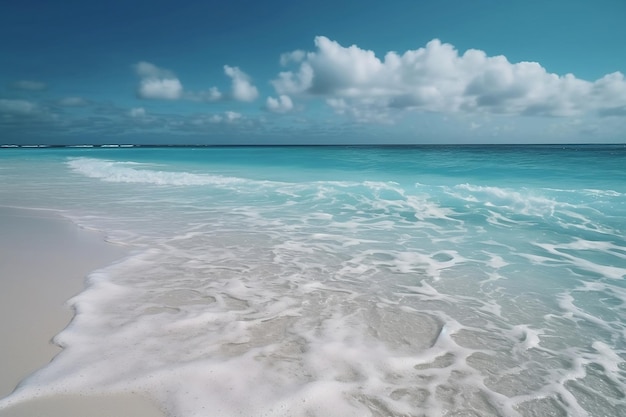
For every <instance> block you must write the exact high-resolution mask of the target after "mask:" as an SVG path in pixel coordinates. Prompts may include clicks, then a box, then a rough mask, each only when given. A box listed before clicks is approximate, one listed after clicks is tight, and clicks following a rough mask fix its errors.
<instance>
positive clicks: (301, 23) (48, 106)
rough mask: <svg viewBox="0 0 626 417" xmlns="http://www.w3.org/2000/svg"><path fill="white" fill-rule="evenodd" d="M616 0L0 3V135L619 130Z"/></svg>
mask: <svg viewBox="0 0 626 417" xmlns="http://www.w3.org/2000/svg"><path fill="white" fill-rule="evenodd" d="M625 21H626V1H625V0H596V1H589V0H541V1H538V0H526V1H519V0H508V1H500V0H473V1H470V0H437V1H434V0H406V1H405V0H396V1H394V0H390V1H386V2H385V1H380V0H360V1H342V0H333V1H329V0H317V1H315V2H297V1H293V0H266V1H258V0H254V1H251V0H230V1H228V2H221V1H206V0H205V1H186V0H178V1H166V0H150V1H144V0H125V1H121V0H109V1H107V2H88V1H84V0H64V1H63V2H51V1H49V0H45V1H44V0H20V1H19V2H18V1H13V2H10V1H4V2H2V3H1V4H0V144H102V143H134V144H171V145H179V144H180V145H182V144H221V145H235V144H254V145H257V144H294V145H300V144H433V143H443V144H451V143H461V144H465V143H626V78H625V74H626V25H625V24H624V22H625Z"/></svg>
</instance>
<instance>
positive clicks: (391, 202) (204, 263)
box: [0, 145, 626, 416]
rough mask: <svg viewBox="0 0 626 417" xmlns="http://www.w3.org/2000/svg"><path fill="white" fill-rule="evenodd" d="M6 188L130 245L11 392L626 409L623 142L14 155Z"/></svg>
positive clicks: (94, 279) (312, 412) (320, 410)
mask: <svg viewBox="0 0 626 417" xmlns="http://www.w3.org/2000/svg"><path fill="white" fill-rule="evenodd" d="M0 204H2V205H7V206H18V207H39V208H47V209H54V210H59V211H60V212H61V213H62V214H64V215H65V216H67V217H69V218H71V219H72V220H74V221H75V222H76V223H77V224H79V225H81V226H83V227H87V228H92V229H98V230H101V231H104V232H105V233H106V235H107V236H108V239H109V240H111V241H113V242H117V243H120V244H125V245H128V246H129V247H130V248H132V250H133V253H132V255H131V256H129V257H128V258H127V259H125V260H123V261H122V262H119V263H116V264H115V265H111V266H110V267H107V268H105V269H103V270H100V271H95V272H94V273H92V274H91V275H90V277H89V280H88V287H87V289H86V290H85V291H84V292H83V293H81V294H79V295H78V296H77V297H75V298H74V299H72V300H71V303H72V305H73V306H74V308H75V309H76V311H77V315H76V317H75V319H74V320H73V322H72V323H71V325H70V326H69V327H68V328H67V329H65V330H64V331H63V332H62V333H61V334H59V335H58V336H57V337H56V342H57V343H59V344H60V345H62V346H63V347H64V348H65V349H64V350H63V352H62V353H61V354H60V355H59V356H57V358H55V360H54V361H53V362H52V363H51V364H50V365H48V366H47V367H45V368H43V369H42V370H40V371H39V372H38V373H36V374H35V375H33V376H32V377H31V378H29V379H27V380H26V381H24V383H23V384H22V385H21V386H20V387H19V389H18V390H17V391H16V392H15V393H14V394H13V395H12V396H10V397H8V398H6V399H5V400H3V401H2V402H0V407H2V406H3V404H4V405H6V404H9V403H12V402H15V401H20V400H23V399H27V398H31V397H33V396H38V395H47V394H51V393H57V392H75V393H84V392H94V391H95V392H116V391H120V390H134V391H140V392H145V393H147V394H149V395H150V396H151V397H152V398H154V399H155V400H156V401H157V402H158V403H159V404H160V405H161V406H162V407H163V408H164V409H165V410H166V411H167V412H168V413H169V414H170V415H172V416H204V415H250V416H301V415H302V416H304V415H307V416H370V415H371V416H424V415H425V416H547V415H553V416H561V415H562V416H565V415H569V416H600V415H602V416H621V415H625V409H624V403H625V402H626V220H625V219H626V147H624V146H621V145H612V146H591V145H589V146H530V147H528V146H526V147H524V146H474V147H472V146H468V147H445V146H440V147H438V146H433V147H263V148H255V147H223V148H195V149H194V148H130V149H95V148H94V149H69V148H65V149H29V150H26V149H6V150H2V151H0Z"/></svg>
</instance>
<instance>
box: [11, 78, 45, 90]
mask: <svg viewBox="0 0 626 417" xmlns="http://www.w3.org/2000/svg"><path fill="white" fill-rule="evenodd" d="M11 87H12V88H14V89H16V90H26V91H41V90H45V89H46V88H48V86H47V85H46V83H42V82H40V81H30V80H19V81H15V82H14V83H12V84H11Z"/></svg>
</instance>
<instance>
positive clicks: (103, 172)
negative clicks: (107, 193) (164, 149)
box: [67, 158, 265, 186]
mask: <svg viewBox="0 0 626 417" xmlns="http://www.w3.org/2000/svg"><path fill="white" fill-rule="evenodd" d="M67 165H68V166H69V167H70V168H71V169H72V170H73V171H74V172H76V173H79V174H81V175H84V176H86V177H89V178H97V179H100V180H102V181H107V182H121V183H135V184H155V185H175V186H185V185H189V186H194V185H218V186H220V185H221V186H228V185H240V184H250V183H251V182H255V181H253V180H249V179H245V178H238V177H227V176H222V175H214V174H196V173H192V172H180V171H159V170H154V169H146V168H145V167H148V166H153V165H146V164H141V163H137V162H132V161H111V160H106V159H95V158H70V159H69V160H68V162H67ZM256 182H257V183H265V182H264V181H256Z"/></svg>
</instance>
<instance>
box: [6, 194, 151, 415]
mask: <svg viewBox="0 0 626 417" xmlns="http://www.w3.org/2000/svg"><path fill="white" fill-rule="evenodd" d="M0 230H2V233H1V234H0V337H2V339H3V342H2V343H1V344H0V368H1V371H0V398H4V397H6V396H9V394H11V392H12V391H13V390H14V389H15V387H16V386H17V385H18V384H19V383H20V381H23V380H24V379H25V378H27V377H28V376H29V375H30V374H32V373H33V372H35V371H36V370H38V369H40V368H42V367H43V366H45V365H46V364H47V363H49V362H50V361H51V360H52V359H53V358H54V356H56V354H58V353H59V352H60V351H61V349H60V348H59V347H58V346H56V345H55V344H54V343H53V342H52V339H53V337H54V336H56V335H57V334H58V333H60V332H61V331H62V330H63V329H64V328H65V327H66V326H67V325H68V324H69V323H70V321H71V320H72V318H73V316H74V312H73V311H72V309H71V308H70V307H69V306H68V305H67V303H66V302H67V301H68V300H69V299H70V298H71V297H73V296H74V295H76V294H78V293H80V292H81V291H82V290H83V289H84V285H85V278H86V277H87V275H88V274H89V273H90V272H92V271H94V270H97V269H99V268H103V267H105V266H107V265H110V264H111V263H113V262H115V261H117V260H120V259H122V258H124V257H125V256H127V255H128V251H127V250H126V249H124V248H122V247H120V246H116V245H113V244H110V243H107V242H106V241H105V240H104V238H103V236H102V235H101V234H99V233H97V232H92V231H87V230H83V229H81V228H79V227H78V226H76V225H75V224H73V223H72V222H71V221H70V220H68V219H66V218H64V217H63V216H62V215H60V214H59V213H56V212H54V211H48V210H40V209H29V208H13V207H3V206H0ZM43 415H45V416H48V417H61V416H83V415H87V416H90V417H96V416H103V417H104V416H125V415H133V416H139V417H159V416H163V413H162V412H160V411H159V410H158V408H157V407H156V406H155V405H153V404H152V403H151V402H150V401H149V400H147V399H146V398H144V397H141V396H140V395H138V394H131V393H129V394H128V395H126V394H120V395H103V396H94V397H83V396H54V397H49V398H36V399H33V400H29V401H24V402H20V403H18V404H15V405H13V406H10V407H8V408H6V409H2V410H0V417H9V416H10V417H18V416H43Z"/></svg>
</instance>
